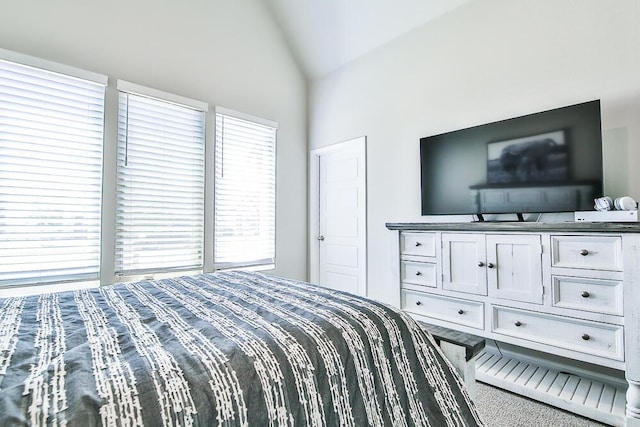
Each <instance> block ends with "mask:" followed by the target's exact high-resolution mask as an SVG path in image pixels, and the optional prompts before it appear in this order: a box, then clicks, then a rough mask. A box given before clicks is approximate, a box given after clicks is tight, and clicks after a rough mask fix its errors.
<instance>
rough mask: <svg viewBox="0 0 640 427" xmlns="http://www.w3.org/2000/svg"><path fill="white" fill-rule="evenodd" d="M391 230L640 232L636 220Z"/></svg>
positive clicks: (414, 225) (421, 225)
mask: <svg viewBox="0 0 640 427" xmlns="http://www.w3.org/2000/svg"><path fill="white" fill-rule="evenodd" d="M385 226H386V227H387V228H388V229H389V230H400V231H403V230H407V231H409V230H411V231H512V232H518V231H533V232H536V231H538V232H545V231H552V232H554V231H555V232H605V233H606V232H609V233H640V223H636V222H515V221H514V222H389V223H386V224H385Z"/></svg>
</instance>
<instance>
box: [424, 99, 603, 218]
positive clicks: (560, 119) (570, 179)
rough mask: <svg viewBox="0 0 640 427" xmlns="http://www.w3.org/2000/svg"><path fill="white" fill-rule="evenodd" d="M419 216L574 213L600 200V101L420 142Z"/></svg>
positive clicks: (455, 132)
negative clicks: (420, 209) (420, 201)
mask: <svg viewBox="0 0 640 427" xmlns="http://www.w3.org/2000/svg"><path fill="white" fill-rule="evenodd" d="M420 171H421V192H422V215H458V214H466V215H478V216H479V218H482V214H503V213H510V214H518V217H519V218H521V217H522V216H521V214H522V213H547V212H573V211H578V210H591V209H593V199H594V198H595V197H599V196H601V195H602V131H601V124H600V101H599V100H596V101H590V102H585V103H581V104H576V105H571V106H567V107H562V108H557V109H554V110H549V111H544V112H539V113H534V114H529V115H526V116H521V117H515V118H511V119H507V120H502V121H499V122H494V123H488V124H484V125H480V126H475V127H471V128H467V129H460V130H456V131H453V132H447V133H443V134H440V135H433V136H428V137H425V138H421V139H420Z"/></svg>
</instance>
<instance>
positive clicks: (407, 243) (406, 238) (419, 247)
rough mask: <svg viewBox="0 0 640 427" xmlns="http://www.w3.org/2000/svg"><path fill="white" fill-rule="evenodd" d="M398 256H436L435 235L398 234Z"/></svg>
mask: <svg viewBox="0 0 640 427" xmlns="http://www.w3.org/2000/svg"><path fill="white" fill-rule="evenodd" d="M400 254H401V255H417V256H429V257H434V256H436V234H435V233H400Z"/></svg>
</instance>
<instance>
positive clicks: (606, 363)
mask: <svg viewBox="0 0 640 427" xmlns="http://www.w3.org/2000/svg"><path fill="white" fill-rule="evenodd" d="M387 228H388V229H390V230H397V231H398V232H399V235H398V237H399V239H398V252H399V266H400V268H399V275H398V283H399V290H400V301H401V307H402V309H403V310H405V311H406V312H408V313H410V314H411V315H412V316H414V317H415V318H416V319H418V320H420V321H423V322H427V323H431V324H434V325H438V326H444V327H447V328H451V329H456V330H459V331H462V332H467V333H471V334H475V335H479V336H483V337H485V338H487V339H490V340H493V341H495V342H496V343H497V347H496V348H499V349H500V351H499V352H494V354H492V353H491V351H488V354H487V355H485V356H481V357H480V358H479V359H478V366H479V368H478V369H479V372H478V378H479V379H480V380H483V378H485V379H487V378H488V379H487V382H492V383H494V384H496V385H500V386H502V387H504V388H507V389H510V390H511V391H515V392H520V393H525V394H528V395H530V396H532V397H534V398H537V399H539V400H542V401H545V402H546V403H550V404H554V405H556V406H559V407H562V408H563V409H567V410H570V411H573V412H577V413H579V414H581V415H585V416H588V417H591V418H594V419H598V420H600V421H603V422H606V423H608V424H613V425H627V426H640V225H639V224H626V223H625V224H622V223H616V224H601V223H558V224H554V223H527V222H524V223H390V224H387ZM504 349H507V350H506V351H505V350H504ZM498 353H499V354H498ZM574 361H576V362H575V363H574ZM577 361H580V362H577ZM480 365H482V369H481V368H480ZM574 365H579V367H576V366H574ZM589 367H594V368H596V367H598V368H599V367H602V368H603V369H604V370H606V371H609V372H614V373H615V372H618V373H620V376H621V377H622V376H623V375H624V378H626V383H625V382H624V381H622V382H620V381H618V383H616V382H615V380H611V381H609V379H610V377H612V378H613V377H615V375H613V376H607V375H603V374H602V372H600V371H599V370H598V369H594V370H593V373H592V372H591V370H590V369H589ZM483 375H484V376H483ZM536 393H537V395H536Z"/></svg>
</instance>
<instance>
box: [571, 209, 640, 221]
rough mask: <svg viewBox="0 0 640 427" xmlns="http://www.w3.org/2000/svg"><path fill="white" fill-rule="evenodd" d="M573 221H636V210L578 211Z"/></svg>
mask: <svg viewBox="0 0 640 427" xmlns="http://www.w3.org/2000/svg"><path fill="white" fill-rule="evenodd" d="M574 220H575V222H638V211H637V210H632V211H578V212H574Z"/></svg>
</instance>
